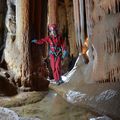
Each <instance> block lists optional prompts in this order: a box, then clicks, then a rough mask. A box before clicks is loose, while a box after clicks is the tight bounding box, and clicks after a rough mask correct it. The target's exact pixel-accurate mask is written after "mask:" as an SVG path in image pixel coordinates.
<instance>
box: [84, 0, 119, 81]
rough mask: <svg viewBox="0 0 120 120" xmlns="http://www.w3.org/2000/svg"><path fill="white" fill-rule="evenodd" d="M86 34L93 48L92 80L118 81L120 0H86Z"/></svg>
mask: <svg viewBox="0 0 120 120" xmlns="http://www.w3.org/2000/svg"><path fill="white" fill-rule="evenodd" d="M86 10H87V18H88V20H89V21H88V34H89V36H90V41H91V42H92V44H93V49H94V57H95V58H94V65H93V75H92V76H93V80H96V81H104V82H110V81H111V82H116V81H119V78H120V72H119V64H120V63H119V59H120V32H119V31H120V30H119V29H120V21H119V20H120V1H119V0H106V1H104V0H100V1H96V0H89V1H87V0H86Z"/></svg>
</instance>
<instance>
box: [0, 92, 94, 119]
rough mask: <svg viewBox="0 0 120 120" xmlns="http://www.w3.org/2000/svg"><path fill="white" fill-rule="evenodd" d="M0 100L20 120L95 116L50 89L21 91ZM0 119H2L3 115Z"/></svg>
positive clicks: (87, 117)
mask: <svg viewBox="0 0 120 120" xmlns="http://www.w3.org/2000/svg"><path fill="white" fill-rule="evenodd" d="M29 94H31V95H29ZM18 99H19V100H18ZM0 100H1V101H3V100H4V101H3V102H1V101H0V103H1V106H3V107H7V108H9V109H10V110H13V111H15V112H16V113H17V115H18V116H19V119H20V120H39V119H40V120H88V119H89V118H91V117H94V116H96V114H95V113H94V112H91V111H90V110H88V109H86V108H83V107H78V106H74V105H72V104H69V103H67V102H66V101H65V100H64V99H63V98H62V97H61V96H59V95H58V94H57V93H55V92H53V91H52V90H49V92H48V93H39V92H33V93H29V92H27V93H21V95H17V96H14V97H12V98H1V99H0ZM7 101H8V102H7ZM10 103H11V104H10ZM0 115H1V114H0ZM0 120H3V117H2V119H0ZM5 120H7V119H5ZM10 120H13V119H10ZM15 120H17V119H15Z"/></svg>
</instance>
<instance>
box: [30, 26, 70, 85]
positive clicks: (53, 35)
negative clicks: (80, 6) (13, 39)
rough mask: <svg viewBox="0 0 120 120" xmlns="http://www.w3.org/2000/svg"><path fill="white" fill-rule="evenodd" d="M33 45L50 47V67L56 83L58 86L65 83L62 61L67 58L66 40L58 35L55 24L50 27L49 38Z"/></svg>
mask: <svg viewBox="0 0 120 120" xmlns="http://www.w3.org/2000/svg"><path fill="white" fill-rule="evenodd" d="M32 43H36V44H39V45H41V44H44V43H48V45H49V58H50V66H51V68H52V72H53V77H54V81H55V83H56V84H57V85H60V84H61V83H63V80H62V79H61V61H62V59H64V57H66V56H67V54H68V53H67V51H66V47H65V43H64V40H63V39H62V36H61V35H60V34H58V28H57V26H56V25H55V24H51V25H48V36H47V37H45V38H43V39H40V40H36V39H34V40H32Z"/></svg>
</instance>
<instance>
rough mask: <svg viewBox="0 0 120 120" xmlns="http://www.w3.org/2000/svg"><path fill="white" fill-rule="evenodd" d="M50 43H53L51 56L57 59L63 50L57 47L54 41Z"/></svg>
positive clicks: (50, 50)
mask: <svg viewBox="0 0 120 120" xmlns="http://www.w3.org/2000/svg"><path fill="white" fill-rule="evenodd" d="M50 40H51V39H50ZM50 42H52V45H49V55H50V54H52V55H54V57H55V58H57V57H58V56H59V55H60V54H62V48H61V47H59V46H57V45H55V44H54V42H53V41H52V40H51V41H50Z"/></svg>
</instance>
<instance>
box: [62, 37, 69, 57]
mask: <svg viewBox="0 0 120 120" xmlns="http://www.w3.org/2000/svg"><path fill="white" fill-rule="evenodd" d="M61 38H62V37H61ZM61 47H62V59H64V58H65V57H67V56H68V51H67V48H66V44H65V40H64V39H61Z"/></svg>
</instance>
